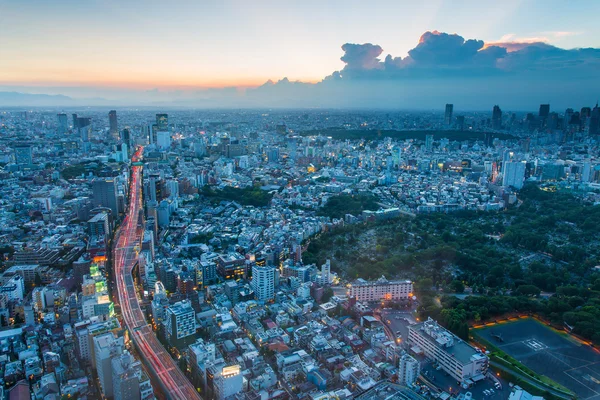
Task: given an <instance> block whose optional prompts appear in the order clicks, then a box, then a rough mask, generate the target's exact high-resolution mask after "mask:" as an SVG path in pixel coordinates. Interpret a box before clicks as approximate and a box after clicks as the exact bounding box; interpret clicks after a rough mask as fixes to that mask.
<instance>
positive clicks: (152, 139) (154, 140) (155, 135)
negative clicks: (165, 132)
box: [150, 124, 158, 145]
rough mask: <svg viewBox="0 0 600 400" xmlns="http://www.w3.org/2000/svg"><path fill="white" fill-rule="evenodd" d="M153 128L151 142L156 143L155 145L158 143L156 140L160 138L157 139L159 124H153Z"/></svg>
mask: <svg viewBox="0 0 600 400" xmlns="http://www.w3.org/2000/svg"><path fill="white" fill-rule="evenodd" d="M151 129H152V136H151V139H150V144H155V145H156V142H157V140H158V139H157V135H158V125H156V124H152V127H151Z"/></svg>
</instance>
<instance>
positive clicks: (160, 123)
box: [156, 114, 169, 131]
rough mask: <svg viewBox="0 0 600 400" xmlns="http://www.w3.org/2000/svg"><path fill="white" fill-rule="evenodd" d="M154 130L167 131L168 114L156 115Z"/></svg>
mask: <svg viewBox="0 0 600 400" xmlns="http://www.w3.org/2000/svg"><path fill="white" fill-rule="evenodd" d="M156 128H157V130H158V131H168V130H169V114H156Z"/></svg>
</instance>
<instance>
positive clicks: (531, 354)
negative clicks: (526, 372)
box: [476, 319, 600, 400]
mask: <svg viewBox="0 0 600 400" xmlns="http://www.w3.org/2000/svg"><path fill="white" fill-rule="evenodd" d="M476 332H477V334H478V335H480V336H481V337H482V338H484V339H486V340H487V341H489V342H490V343H493V344H494V345H495V346H497V347H499V348H500V349H502V351H504V352H505V353H506V354H508V355H510V356H511V357H513V358H515V359H516V360H518V361H520V362H521V363H523V364H524V365H525V366H527V367H528V368H530V369H531V370H533V371H535V372H536V373H538V374H540V375H546V376H547V377H549V378H550V379H552V380H554V381H556V382H557V383H559V384H561V385H563V386H565V387H567V388H569V389H571V390H572V391H573V392H575V393H576V394H577V396H578V397H579V398H581V399H587V400H592V399H593V400H600V353H598V352H597V351H596V350H594V349H592V348H591V347H589V346H587V345H585V344H582V343H579V342H578V341H576V340H575V339H573V338H570V337H568V336H567V335H564V334H560V333H558V332H556V331H554V330H552V329H550V328H548V327H547V326H545V325H544V324H542V323H540V322H538V321H536V320H534V319H523V320H519V321H515V322H507V323H503V324H499V325H494V326H490V327H485V328H480V329H477V331H476Z"/></svg>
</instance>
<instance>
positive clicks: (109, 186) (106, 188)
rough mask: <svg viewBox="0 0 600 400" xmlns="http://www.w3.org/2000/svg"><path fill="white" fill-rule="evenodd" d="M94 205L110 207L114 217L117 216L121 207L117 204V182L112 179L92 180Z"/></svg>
mask: <svg viewBox="0 0 600 400" xmlns="http://www.w3.org/2000/svg"><path fill="white" fill-rule="evenodd" d="M92 193H93V197H94V206H102V207H106V208H110V209H111V211H112V215H113V218H116V217H117V215H118V213H119V209H118V206H117V182H116V181H115V180H114V179H112V178H110V179H100V178H98V179H94V181H93V182H92Z"/></svg>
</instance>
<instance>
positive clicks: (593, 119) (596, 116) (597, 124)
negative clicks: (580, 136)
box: [589, 103, 600, 135]
mask: <svg viewBox="0 0 600 400" xmlns="http://www.w3.org/2000/svg"><path fill="white" fill-rule="evenodd" d="M589 133H590V135H599V134H600V107H598V103H596V107H594V109H593V110H592V113H591V115H590V130H589Z"/></svg>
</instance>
